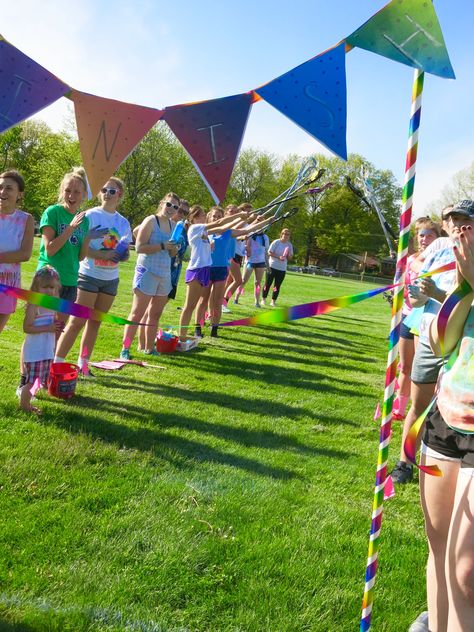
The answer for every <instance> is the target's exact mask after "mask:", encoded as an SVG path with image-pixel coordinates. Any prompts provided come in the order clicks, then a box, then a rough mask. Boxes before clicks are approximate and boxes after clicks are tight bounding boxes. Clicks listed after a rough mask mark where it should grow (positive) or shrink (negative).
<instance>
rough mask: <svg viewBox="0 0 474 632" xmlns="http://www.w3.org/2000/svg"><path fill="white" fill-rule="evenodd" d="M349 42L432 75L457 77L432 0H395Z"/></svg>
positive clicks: (353, 34)
mask: <svg viewBox="0 0 474 632" xmlns="http://www.w3.org/2000/svg"><path fill="white" fill-rule="evenodd" d="M346 42H347V43H348V44H350V45H351V46H356V47H358V48H364V49H365V50H369V51H371V52H373V53H377V54H378V55H383V56H384V57H388V58H389V59H393V60H394V61H398V62H400V63H402V64H406V65H407V66H412V67H413V68H418V69H419V70H423V71H424V72H429V73H431V74H432V75H438V76H439V77H443V78H445V79H455V75H454V70H453V67H452V66H451V62H450V61H449V55H448V51H447V49H446V45H445V43H444V38H443V33H442V32H441V27H440V25H439V21H438V16H437V15H436V11H435V10H434V7H433V3H432V2H431V1H430V0H392V2H389V4H387V5H386V6H385V7H383V9H380V11H379V12H378V13H376V14H375V15H374V16H373V17H371V18H370V20H368V21H367V22H366V23H365V24H363V25H362V26H361V27H360V28H358V29H357V31H354V33H352V35H349V37H348V38H346Z"/></svg>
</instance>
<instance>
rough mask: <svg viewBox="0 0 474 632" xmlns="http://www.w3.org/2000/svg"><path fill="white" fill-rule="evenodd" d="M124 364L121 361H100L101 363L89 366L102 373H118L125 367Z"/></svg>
mask: <svg viewBox="0 0 474 632" xmlns="http://www.w3.org/2000/svg"><path fill="white" fill-rule="evenodd" d="M125 364H126V363H125V362H123V361H121V360H102V361H101V362H91V366H93V367H95V368H96V369H103V370H104V371H118V370H119V369H121V368H123V367H124V366H125Z"/></svg>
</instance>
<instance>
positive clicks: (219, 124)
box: [163, 93, 254, 202]
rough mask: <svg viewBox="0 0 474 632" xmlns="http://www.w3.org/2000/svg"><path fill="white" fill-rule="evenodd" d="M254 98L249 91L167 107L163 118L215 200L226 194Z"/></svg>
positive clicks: (219, 199)
mask: <svg viewBox="0 0 474 632" xmlns="http://www.w3.org/2000/svg"><path fill="white" fill-rule="evenodd" d="M253 100H254V97H253V95H252V93H250V94H248V93H247V94H238V95H235V96H231V97H223V98H222V99H213V100H212V101H202V102H200V103H189V104H185V105H175V106H172V107H167V108H165V112H164V116H163V118H164V120H165V121H166V122H167V124H168V125H169V127H170V128H171V130H172V131H173V133H174V134H175V136H176V137H177V139H178V140H179V141H180V143H181V144H182V145H183V147H184V149H185V150H186V151H187V153H188V154H189V156H190V158H191V160H192V161H193V163H194V166H195V167H196V169H197V171H198V172H199V174H200V175H201V177H202V179H203V180H204V182H205V184H206V186H207V188H208V189H209V192H210V194H211V195H212V197H213V198H214V200H215V201H216V202H220V201H221V200H222V199H223V198H224V197H225V193H226V190H227V185H228V184H229V180H230V177H231V175H232V170H233V168H234V164H235V161H236V160H237V155H238V153H239V150H240V145H241V144H242V139H243V136H244V133H245V127H246V125H247V119H248V116H249V112H250V106H251V105H252V102H253Z"/></svg>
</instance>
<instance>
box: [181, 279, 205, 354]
mask: <svg viewBox="0 0 474 632" xmlns="http://www.w3.org/2000/svg"><path fill="white" fill-rule="evenodd" d="M203 291H204V288H203V287H202V285H201V284H200V283H199V281H197V280H196V279H195V280H194V281H191V282H190V283H187V284H186V300H185V302H184V307H183V311H182V312H181V318H180V320H179V337H180V340H181V341H182V342H185V341H186V336H187V333H188V325H189V321H190V320H191V316H192V315H193V311H194V309H195V307H196V305H197V304H198V301H199V299H200V298H201V296H202V294H203Z"/></svg>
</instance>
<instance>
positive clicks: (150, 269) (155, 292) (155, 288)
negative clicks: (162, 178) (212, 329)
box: [120, 192, 180, 360]
mask: <svg viewBox="0 0 474 632" xmlns="http://www.w3.org/2000/svg"><path fill="white" fill-rule="evenodd" d="M179 203H180V199H179V197H178V196H177V195H176V193H172V192H170V193H167V194H166V195H165V197H164V198H163V199H162V200H161V202H160V203H159V205H158V209H157V212H156V214H155V215H149V216H148V217H146V218H145V219H144V220H143V222H142V223H141V225H140V228H139V230H138V235H137V241H136V245H135V249H136V251H137V253H138V257H137V262H136V266H135V276H134V279H133V304H132V309H131V311H130V314H129V315H128V320H132V321H134V322H142V320H143V317H144V314H145V312H146V311H147V309H149V312H148V322H149V323H150V325H149V326H147V327H146V331H145V349H144V353H146V354H148V355H159V354H158V351H157V350H156V348H155V339H156V332H157V329H158V323H159V319H160V317H161V314H162V312H163V309H164V307H165V305H166V303H167V302H168V294H169V293H170V291H171V287H172V286H171V257H174V256H175V255H176V253H177V252H178V248H177V246H176V244H173V243H171V242H170V237H171V233H172V232H173V228H174V222H172V221H171V218H172V217H173V215H174V214H175V212H176V211H177V210H178V209H179ZM136 331H137V325H125V329H124V334H123V343H122V350H121V352H120V358H122V359H124V360H129V359H130V346H131V344H132V342H133V339H134V337H135V334H136Z"/></svg>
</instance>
